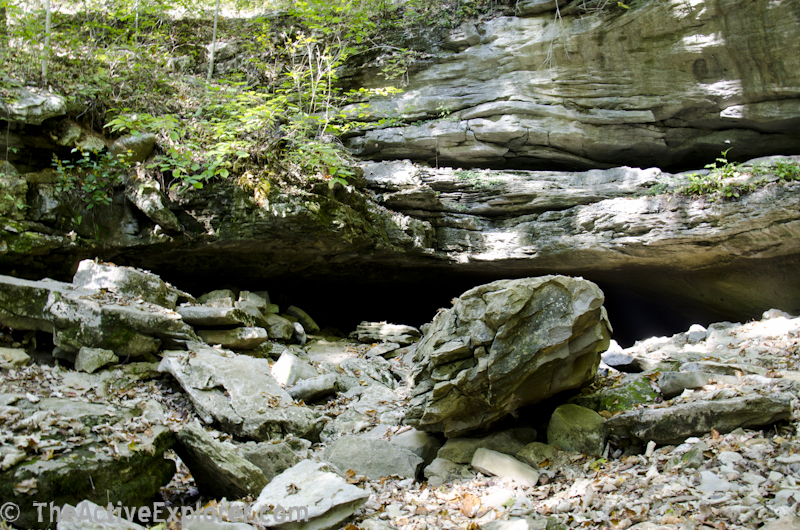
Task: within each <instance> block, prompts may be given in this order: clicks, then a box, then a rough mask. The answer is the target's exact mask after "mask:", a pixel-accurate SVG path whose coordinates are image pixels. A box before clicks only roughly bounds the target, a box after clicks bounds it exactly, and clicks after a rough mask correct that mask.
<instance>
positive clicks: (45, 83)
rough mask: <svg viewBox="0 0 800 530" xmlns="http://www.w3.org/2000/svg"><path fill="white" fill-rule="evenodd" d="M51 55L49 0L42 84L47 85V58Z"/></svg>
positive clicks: (46, 9) (45, 18)
mask: <svg viewBox="0 0 800 530" xmlns="http://www.w3.org/2000/svg"><path fill="white" fill-rule="evenodd" d="M49 56H50V0H47V4H46V7H45V15H44V50H43V52H42V86H45V85H47V59H48V57H49Z"/></svg>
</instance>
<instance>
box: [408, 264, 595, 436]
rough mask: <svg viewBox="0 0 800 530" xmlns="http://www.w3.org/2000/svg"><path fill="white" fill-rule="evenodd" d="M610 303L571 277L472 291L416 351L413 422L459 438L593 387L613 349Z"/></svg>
mask: <svg viewBox="0 0 800 530" xmlns="http://www.w3.org/2000/svg"><path fill="white" fill-rule="evenodd" d="M603 300H604V298H603V293H602V292H601V291H600V289H599V288H598V287H597V286H596V285H595V284H593V283H591V282H589V281H586V280H584V279H582V278H570V277H566V276H543V277H540V278H524V279H520V280H500V281H496V282H492V283H489V284H486V285H481V286H478V287H475V288H473V289H470V290H469V291H467V292H466V293H464V294H463V295H461V296H460V297H459V298H458V299H457V300H456V301H455V304H454V307H453V308H452V309H448V310H445V311H442V312H440V313H438V314H437V315H436V317H435V318H434V320H433V322H432V323H431V326H430V328H429V329H428V331H427V332H426V334H425V336H424V337H423V338H422V340H421V341H420V343H419V345H418V347H417V352H416V354H415V357H414V362H415V364H416V367H415V369H414V374H413V379H414V389H413V391H412V392H413V393H412V399H411V402H410V408H409V411H408V414H407V417H406V419H407V421H408V423H409V424H411V425H412V426H414V427H416V428H418V429H422V430H426V431H432V432H444V434H445V436H447V437H454V436H461V435H463V434H465V433H468V432H471V431H476V430H479V429H483V428H486V427H488V426H489V425H491V424H492V423H494V422H496V421H498V420H499V419H501V418H503V417H504V416H506V415H507V414H508V413H510V412H512V411H513V410H515V409H517V408H519V407H522V406H525V405H531V404H534V403H537V402H539V401H542V400H543V399H546V398H547V397H550V396H552V395H554V394H556V393H558V392H561V391H564V390H569V389H575V388H580V387H581V386H583V385H584V384H586V383H588V382H589V381H591V380H592V379H593V378H594V376H595V373H596V372H597V367H598V365H599V364H600V353H601V352H602V351H604V350H605V349H606V348H607V347H608V344H609V336H610V324H609V323H608V319H607V317H606V313H605V309H604V308H603Z"/></svg>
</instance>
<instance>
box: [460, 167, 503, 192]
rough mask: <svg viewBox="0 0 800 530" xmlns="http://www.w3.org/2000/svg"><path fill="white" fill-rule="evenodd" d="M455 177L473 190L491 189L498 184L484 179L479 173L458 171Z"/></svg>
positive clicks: (495, 180) (497, 181) (493, 180)
mask: <svg viewBox="0 0 800 530" xmlns="http://www.w3.org/2000/svg"><path fill="white" fill-rule="evenodd" d="M455 174H456V176H457V177H458V178H459V179H461V180H462V181H464V182H466V183H468V184H469V185H470V186H472V187H473V188H491V187H493V186H497V185H498V184H500V181H499V180H497V179H485V178H483V176H482V173H481V172H480V171H465V170H463V169H459V170H457V171H456V172H455Z"/></svg>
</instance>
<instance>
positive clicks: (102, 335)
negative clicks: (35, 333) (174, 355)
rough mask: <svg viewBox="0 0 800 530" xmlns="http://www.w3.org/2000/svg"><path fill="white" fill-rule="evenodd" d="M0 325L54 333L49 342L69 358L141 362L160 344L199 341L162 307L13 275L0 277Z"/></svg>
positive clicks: (118, 295) (178, 319)
mask: <svg viewBox="0 0 800 530" xmlns="http://www.w3.org/2000/svg"><path fill="white" fill-rule="evenodd" d="M0 323H1V324H4V325H6V326H10V327H13V328H15V329H29V330H39V331H45V332H48V333H52V334H53V343H54V344H55V345H56V346H57V347H58V348H60V349H62V350H64V351H65V352H68V353H77V351H78V350H80V348H82V347H84V346H88V347H91V348H104V349H107V350H111V351H113V352H114V353H115V354H116V355H117V356H119V357H122V356H126V357H127V356H130V357H140V356H143V355H147V354H151V353H155V352H156V351H158V348H159V347H160V346H161V344H162V342H163V343H167V344H169V345H171V346H173V347H175V346H180V345H182V344H184V343H185V341H189V340H197V335H195V333H194V331H193V330H192V328H191V327H189V326H188V325H187V324H186V323H184V322H183V321H182V320H181V317H180V315H179V314H178V313H176V312H174V311H171V310H169V309H167V308H165V307H163V306H161V305H157V304H153V303H150V302H147V301H145V300H142V299H138V298H132V297H130V296H128V295H125V294H120V293H115V292H113V291H111V290H106V288H100V290H97V291H95V290H90V289H84V288H76V287H75V286H74V285H72V284H68V283H62V282H56V281H52V280H42V281H30V280H22V279H19V278H13V277H11V276H0Z"/></svg>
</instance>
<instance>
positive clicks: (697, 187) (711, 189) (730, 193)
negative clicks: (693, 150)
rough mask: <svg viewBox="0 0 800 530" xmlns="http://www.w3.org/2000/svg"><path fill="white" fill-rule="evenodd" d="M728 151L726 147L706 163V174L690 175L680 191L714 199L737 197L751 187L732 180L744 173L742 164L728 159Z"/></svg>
mask: <svg viewBox="0 0 800 530" xmlns="http://www.w3.org/2000/svg"><path fill="white" fill-rule="evenodd" d="M728 151H730V149H726V150H725V151H723V152H722V155H721V156H719V157H718V158H717V159H716V160H715V161H714V162H712V163H711V164H706V166H705V167H706V169H708V170H709V172H708V174H706V175H697V174H693V175H689V183H688V184H686V185H685V186H683V187H682V188H681V189H680V190H679V191H680V192H681V193H683V194H684V195H694V196H705V197H709V198H711V199H713V200H718V199H722V198H727V199H731V198H736V199H738V198H739V196H740V195H741V194H742V193H743V192H744V191H747V190H748V189H749V188H748V186H747V185H743V184H738V183H734V182H731V181H732V180H733V179H737V178H739V177H741V176H742V175H743V172H742V171H740V165H739V164H737V163H735V162H729V161H728Z"/></svg>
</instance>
